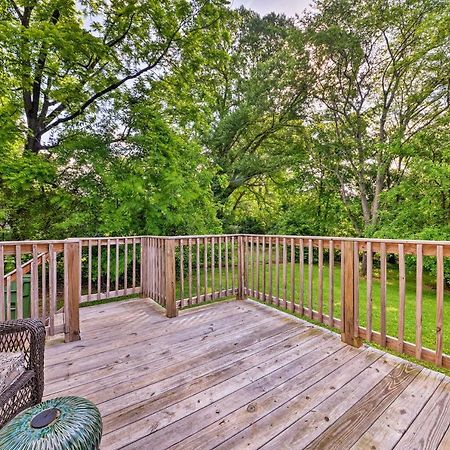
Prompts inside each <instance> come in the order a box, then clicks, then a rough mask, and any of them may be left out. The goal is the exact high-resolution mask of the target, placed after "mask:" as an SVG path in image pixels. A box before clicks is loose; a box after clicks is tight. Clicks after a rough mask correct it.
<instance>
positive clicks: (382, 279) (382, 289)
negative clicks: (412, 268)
mask: <svg viewBox="0 0 450 450" xmlns="http://www.w3.org/2000/svg"><path fill="white" fill-rule="evenodd" d="M380 260H381V261H380V263H381V273H380V308H381V310H380V316H381V324H380V333H381V345H382V346H383V347H385V346H386V278H387V261H386V243H385V242H382V243H381V244H380Z"/></svg>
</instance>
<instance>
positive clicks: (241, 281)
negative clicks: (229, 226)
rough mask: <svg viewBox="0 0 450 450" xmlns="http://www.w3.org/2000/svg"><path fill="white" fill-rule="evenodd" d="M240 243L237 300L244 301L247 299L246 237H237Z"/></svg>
mask: <svg viewBox="0 0 450 450" xmlns="http://www.w3.org/2000/svg"><path fill="white" fill-rule="evenodd" d="M237 242H238V261H237V263H238V291H237V294H236V300H244V298H245V255H246V252H245V245H244V236H238V237H237Z"/></svg>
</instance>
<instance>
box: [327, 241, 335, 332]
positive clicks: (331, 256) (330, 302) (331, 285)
mask: <svg viewBox="0 0 450 450" xmlns="http://www.w3.org/2000/svg"><path fill="white" fill-rule="evenodd" d="M329 250H330V252H329V257H328V263H329V267H328V268H329V273H328V315H329V319H328V325H329V326H330V327H333V326H334V241H333V240H330V245H329Z"/></svg>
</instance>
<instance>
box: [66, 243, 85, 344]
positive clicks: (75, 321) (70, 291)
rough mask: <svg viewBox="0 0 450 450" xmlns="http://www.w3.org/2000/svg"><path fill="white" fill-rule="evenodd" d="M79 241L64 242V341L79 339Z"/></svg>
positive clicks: (80, 248)
mask: <svg viewBox="0 0 450 450" xmlns="http://www.w3.org/2000/svg"><path fill="white" fill-rule="evenodd" d="M81 250H82V247H81V241H80V240H78V239H68V240H67V242H65V243H64V284H65V286H64V342H73V341H79V340H80V339H81V337H80V299H81Z"/></svg>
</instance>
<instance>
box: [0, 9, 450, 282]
mask: <svg viewBox="0 0 450 450" xmlns="http://www.w3.org/2000/svg"><path fill="white" fill-rule="evenodd" d="M0 15H1V20H0V37H1V39H2V47H1V48H0V57H1V59H2V62H3V64H2V66H1V67H0V121H1V126H0V224H1V229H2V237H3V238H4V239H7V238H15V239H29V238H62V237H68V236H76V235H78V236H95V235H115V234H116V235H117V234H127V235H131V234H145V233H150V234H184V233H186V234H194V233H210V232H220V231H228V232H248V233H269V232H274V233H275V232H276V233H289V234H307V235H365V236H377V237H392V238H400V237H401V238H420V239H439V240H441V239H450V195H449V191H450V182H449V180H450V156H449V155H450V150H449V148H450V133H449V126H448V125H449V118H450V117H449V84H448V73H450V59H449V52H448V48H449V33H448V29H449V25H450V24H449V17H450V14H449V4H448V2H446V1H444V0H426V1H423V0H420V1H419V0H408V1H406V0H401V1H391V0H376V1H369V0H360V1H356V2H355V1H350V0H345V1H342V0H317V1H316V2H315V8H314V9H313V12H311V13H310V14H309V15H306V16H305V17H302V18H300V19H299V20H294V19H291V18H287V17H285V16H283V15H277V14H270V15H267V16H265V17H260V16H259V15H258V14H256V13H255V12H253V11H249V10H245V9H243V8H241V9H238V10H233V9H230V8H227V6H226V5H225V2H223V1H222V0H195V1H190V0H180V1H177V2H169V1H154V0H140V1H138V2H135V1H125V2H106V1H102V0H87V1H82V2H74V1H72V0H49V1H35V2H24V1H17V2H12V1H9V0H3V2H1V3H0ZM409 263H411V264H412V265H413V264H414V261H413V260H411V261H409ZM425 266H426V269H427V271H428V272H429V273H431V274H433V271H434V270H435V267H434V266H433V262H432V261H431V260H430V261H428V260H425ZM445 272H446V278H447V279H450V268H449V267H447V266H446V268H445Z"/></svg>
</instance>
